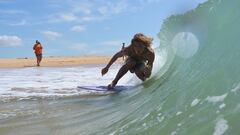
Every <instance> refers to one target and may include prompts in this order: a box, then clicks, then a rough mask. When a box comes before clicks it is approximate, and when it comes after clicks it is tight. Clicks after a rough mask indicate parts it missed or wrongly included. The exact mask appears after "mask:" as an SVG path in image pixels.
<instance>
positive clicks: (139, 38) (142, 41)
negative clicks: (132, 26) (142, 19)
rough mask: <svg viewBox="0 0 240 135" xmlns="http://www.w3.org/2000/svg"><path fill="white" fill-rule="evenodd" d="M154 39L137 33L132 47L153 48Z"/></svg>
mask: <svg viewBox="0 0 240 135" xmlns="http://www.w3.org/2000/svg"><path fill="white" fill-rule="evenodd" d="M152 41H153V38H151V37H147V36H145V35H144V34H143V33H137V34H135V35H134V37H133V39H132V41H131V45H133V46H137V45H143V46H145V47H151V45H152Z"/></svg>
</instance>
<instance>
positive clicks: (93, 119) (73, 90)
mask: <svg viewBox="0 0 240 135" xmlns="http://www.w3.org/2000/svg"><path fill="white" fill-rule="evenodd" d="M239 7H240V1H239V0H209V1H207V2H205V3H203V4H200V5H199V6H198V7H197V8H196V9H193V10H191V11H188V12H186V13H184V14H179V15H172V16H170V17H169V18H167V19H166V20H165V21H164V23H163V25H162V26H161V30H160V31H159V33H158V37H159V39H160V43H159V44H160V45H159V47H157V48H156V49H155V51H156V56H157V57H156V60H155V62H154V71H153V74H152V77H151V78H150V79H149V80H147V81H146V82H144V83H142V82H141V81H139V80H138V79H137V78H136V77H134V76H133V75H132V74H127V75H126V76H125V78H123V79H122V80H121V82H119V84H121V85H137V87H136V88H134V89H131V90H127V91H122V92H120V93H91V92H86V91H81V90H78V89H77V86H78V85H99V84H101V85H107V84H108V83H109V82H111V80H112V79H113V78H114V76H115V74H116V73H117V70H118V69H119V67H120V66H121V65H114V66H113V67H112V68H111V70H110V72H109V74H108V75H107V76H104V77H101V75H100V70H101V68H102V67H103V65H94V66H79V67H62V68H44V67H40V68H24V69H1V70H0V76H1V78H0V102H1V103H0V134H1V135H14V134H16V133H17V134H24V135H239V134H240V128H239V126H240V118H239V116H240V102H239V101H240V98H239V96H240V68H239V67H240V45H239V43H240V41H239V35H240V27H239V26H238V25H239V24H240V8H239Z"/></svg>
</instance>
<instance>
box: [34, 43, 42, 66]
mask: <svg viewBox="0 0 240 135" xmlns="http://www.w3.org/2000/svg"><path fill="white" fill-rule="evenodd" d="M33 50H34V52H35V55H36V58H37V66H40V62H41V61H42V50H43V47H42V45H41V43H40V42H39V41H38V40H36V43H35V44H34V46H33Z"/></svg>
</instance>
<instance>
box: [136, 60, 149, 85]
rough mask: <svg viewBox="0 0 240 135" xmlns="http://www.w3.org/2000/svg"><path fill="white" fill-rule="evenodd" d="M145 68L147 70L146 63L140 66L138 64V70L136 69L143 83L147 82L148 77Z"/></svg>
mask: <svg viewBox="0 0 240 135" xmlns="http://www.w3.org/2000/svg"><path fill="white" fill-rule="evenodd" d="M144 68H145V64H144V63H140V64H137V65H136V68H135V74H136V76H137V77H138V78H139V79H141V80H142V81H145V80H146V78H147V77H146V75H145V73H144Z"/></svg>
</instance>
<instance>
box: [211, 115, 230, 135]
mask: <svg viewBox="0 0 240 135" xmlns="http://www.w3.org/2000/svg"><path fill="white" fill-rule="evenodd" d="M227 129H228V124H227V121H226V120H225V119H223V118H221V119H219V120H218V121H217V123H216V125H215V131H214V133H213V135H222V134H224V133H225V132H226V130H227Z"/></svg>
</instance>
